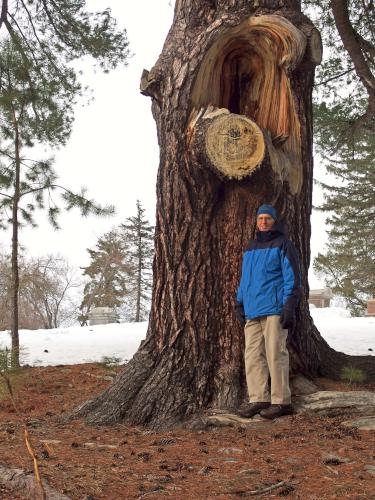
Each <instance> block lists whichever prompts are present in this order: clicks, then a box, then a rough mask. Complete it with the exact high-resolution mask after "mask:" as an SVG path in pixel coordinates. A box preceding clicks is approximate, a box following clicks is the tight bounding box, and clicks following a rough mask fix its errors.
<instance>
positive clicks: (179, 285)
mask: <svg viewBox="0 0 375 500" xmlns="http://www.w3.org/2000/svg"><path fill="white" fill-rule="evenodd" d="M258 16H265V17H263V18H261V17H258ZM270 16H271V17H270ZM249 33H250V34H249ZM249 37H250V38H249ZM279 40H282V42H279ZM272 44H274V45H272ZM275 44H276V45H275ZM269 47H271V49H269ZM262 48H264V50H265V51H267V50H268V51H269V52H267V53H265V54H263V53H262V52H261V51H262ZM283 50H286V51H288V50H290V53H289V52H286V53H285V54H283ZM319 50H320V45H319V43H317V31H316V29H315V28H314V27H313V26H312V24H311V23H310V21H309V20H308V19H307V18H306V17H305V16H304V15H302V14H301V12H300V2H299V1H296V0H289V1H276V0H263V1H258V0H257V1H255V0H253V1H248V0H246V1H245V0H242V1H238V0H236V1H235V2H234V1H228V0H226V1H221V0H217V1H212V0H200V1H199V0H177V2H176V7H175V16H174V21H173V25H172V28H171V30H170V32H169V34H168V36H167V39H166V42H165V45H164V48H163V52H162V54H161V56H160V57H159V59H158V61H157V63H156V65H155V66H154V68H153V69H152V70H151V71H150V72H148V71H144V72H143V75H142V80H141V91H142V92H143V93H144V94H145V95H149V96H151V97H152V111H153V116H154V118H155V121H156V124H157V132H158V140H159V144H160V167H159V172H158V178H157V224H156V234H155V258H154V285H153V296H152V308H151V313H150V318H149V326H148V331H147V337H146V340H145V341H144V342H142V344H141V346H140V348H139V350H138V352H137V353H136V355H135V356H134V358H133V359H132V360H131V361H130V362H129V363H128V364H127V365H126V367H125V369H124V371H123V372H122V373H121V374H120V375H119V377H118V378H117V380H116V381H115V382H114V384H113V385H112V386H110V387H109V388H108V389H107V390H106V391H105V392H104V393H103V394H101V395H100V396H99V397H97V398H95V399H94V400H92V401H89V402H87V403H85V404H83V405H82V406H81V407H80V408H79V409H77V411H76V412H75V415H77V416H86V417H87V420H88V421H89V422H91V423H114V422H118V421H126V422H130V423H135V424H143V425H149V426H151V427H153V428H156V427H158V428H163V427H164V428H166V427H169V426H172V425H175V424H176V423H178V422H181V421H183V420H186V419H189V418H190V417H191V416H192V415H194V414H196V413H199V412H202V411H204V410H205V409H207V408H208V407H216V408H217V407H219V408H235V407H237V406H238V405H240V404H241V403H242V402H243V400H244V398H245V397H246V387H245V376H244V368H243V331H242V329H241V327H240V325H239V324H238V323H237V321H236V318H235V315H234V311H233V306H234V301H235V292H236V289H237V286H238V282H239V275H240V266H241V261H242V253H243V250H244V248H245V247H246V244H247V241H248V239H249V237H253V236H254V231H255V218H256V210H257V208H258V207H259V205H260V204H261V203H264V202H266V203H272V204H274V205H275V206H276V207H277V210H278V212H279V213H280V214H281V215H282V218H283V219H284V220H286V222H287V224H288V226H289V231H290V237H291V239H292V240H293V242H294V243H295V245H296V247H297V249H298V251H299V255H300V261H301V269H302V286H303V297H302V300H301V303H300V306H299V309H298V312H297V319H298V323H297V327H296V329H295V331H294V332H292V333H293V337H292V340H291V343H290V352H291V361H292V363H291V369H292V373H298V372H302V373H304V374H305V375H307V376H310V377H314V376H317V375H328V376H332V377H333V376H334V377H338V376H339V375H340V367H341V366H342V365H343V364H346V363H347V356H345V355H343V354H341V353H335V351H333V350H332V349H331V348H330V347H329V346H328V345H327V343H326V342H325V341H324V340H323V339H322V337H321V336H320V334H319V332H318V331H317V329H316V328H315V326H314V324H313V322H312V319H311V317H310V314H309V307H308V293H309V287H308V282H307V274H308V267H309V263H310V246H309V241H310V234H311V228H310V214H311V198H312V173H313V161H312V104H311V92H312V86H313V79H314V67H315V64H316V63H317V62H319V59H320V54H319ZM265 68H266V70H265ZM270 86H271V87H270ZM267 92H268V93H267ZM270 96H271V97H270ZM270 99H272V100H271V101H270ZM220 108H225V109H226V110H227V111H229V113H231V114H233V115H242V116H244V117H246V118H249V119H251V120H253V121H255V122H256V123H257V124H258V125H259V126H260V127H261V128H262V130H263V133H264V138H265V142H266V146H267V148H266V149H267V152H266V155H265V157H264V160H263V162H262V163H261V165H260V167H258V168H256V169H254V170H253V171H251V172H250V174H249V175H248V176H246V177H244V178H242V179H240V180H238V179H233V178H230V177H229V176H225V175H219V174H218V173H217V172H215V168H212V165H211V164H210V161H209V159H208V158H207V154H206V152H205V151H204V145H203V142H204V141H200V140H199V134H200V131H202V129H204V126H203V125H202V121H201V120H203V116H204V114H205V112H206V111H207V109H210V110H212V109H220ZM202 127H203V128H202ZM236 134H237V131H236V130H235V131H234V132H233V134H232V135H233V137H232V136H231V137H228V138H227V140H226V142H225V144H226V145H225V146H223V148H224V149H223V151H224V156H225V158H226V161H228V162H229V163H230V162H231V161H232V159H233V155H232V148H234V149H233V150H234V157H235V159H236V158H237V159H238V158H239V155H241V154H242V153H241V151H239V150H238V149H237V150H236V149H235V148H236V142H235V139H236ZM230 135H231V133H230V134H229V136H230ZM236 155H237V156H236ZM372 360H373V358H371V359H370V357H368V358H365V360H364V361H363V363H367V365H366V369H367V366H368V367H370V366H371V367H372V368H371V370H372V371H371V374H372V376H374V375H375V374H374V371H373V365H372V364H371V363H372ZM360 362H361V363H362V361H360Z"/></svg>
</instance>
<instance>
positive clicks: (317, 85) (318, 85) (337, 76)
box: [314, 67, 355, 87]
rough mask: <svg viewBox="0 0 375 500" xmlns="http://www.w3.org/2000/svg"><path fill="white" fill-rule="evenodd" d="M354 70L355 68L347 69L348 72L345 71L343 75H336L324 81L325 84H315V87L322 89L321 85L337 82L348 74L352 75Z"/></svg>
mask: <svg viewBox="0 0 375 500" xmlns="http://www.w3.org/2000/svg"><path fill="white" fill-rule="evenodd" d="M354 70H355V68H354V67H353V68H350V69H347V70H346V71H343V72H342V73H339V74H338V75H334V76H332V77H331V78H328V79H327V80H324V81H323V82H319V83H315V84H314V87H320V86H321V85H326V84H327V83H329V82H332V81H333V80H337V79H339V78H341V77H342V76H345V75H347V74H348V73H351V72H352V71H354Z"/></svg>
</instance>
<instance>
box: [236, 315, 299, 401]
mask: <svg viewBox="0 0 375 500" xmlns="http://www.w3.org/2000/svg"><path fill="white" fill-rule="evenodd" d="M287 336H288V330H283V329H282V328H281V325H280V316H265V317H263V318H256V319H252V320H249V321H247V322H246V325H245V370H246V381H247V388H248V391H249V401H251V402H252V403H254V402H257V401H271V403H272V404H290V402H291V399H290V389H289V352H288V349H287V348H286V339H287ZM270 375H271V394H270V390H269V384H268V378H269V376H270Z"/></svg>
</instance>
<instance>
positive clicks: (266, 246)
mask: <svg viewBox="0 0 375 500" xmlns="http://www.w3.org/2000/svg"><path fill="white" fill-rule="evenodd" d="M276 221H277V212H276V209H275V208H274V207H273V206H272V205H262V206H261V207H260V208H259V209H258V211H257V232H256V239H255V240H251V241H250V244H249V247H248V249H247V250H246V251H245V254H244V257H243V264H242V275H241V281H240V285H239V288H238V292H237V304H236V314H237V316H238V318H239V320H240V321H241V323H242V324H243V325H244V326H245V369H246V381H247V387H248V392H249V401H250V403H249V405H248V406H247V408H245V409H244V410H242V411H240V412H239V414H240V415H241V416H243V417H247V418H250V417H252V416H253V415H255V414H257V413H260V415H261V416H262V417H265V418H270V419H272V418H277V417H280V416H282V415H289V414H291V413H293V408H292V405H291V394H290V388H289V353H288V350H287V348H286V340H287V336H288V329H291V330H293V328H294V326H295V311H296V307H297V304H298V301H299V297H300V292H301V279H300V272H299V263H298V257H297V252H296V249H295V247H294V245H293V243H292V242H291V241H290V240H289V239H288V238H287V236H286V234H285V230H284V226H283V224H282V223H281V222H279V223H276ZM269 376H271V391H270V390H269V384H268V380H269Z"/></svg>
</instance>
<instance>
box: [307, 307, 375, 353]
mask: <svg viewBox="0 0 375 500" xmlns="http://www.w3.org/2000/svg"><path fill="white" fill-rule="evenodd" d="M310 313H311V316H312V318H313V320H314V323H315V325H316V327H317V328H318V330H319V331H320V333H321V334H322V336H323V337H324V338H325V340H326V341H327V342H328V344H329V345H330V346H331V347H333V349H335V350H336V351H341V352H345V353H346V354H358V355H364V354H368V355H371V356H375V317H360V318H351V317H350V313H349V311H347V310H346V309H343V308H342V307H326V308H322V309H318V308H311V309H310ZM369 349H372V351H369Z"/></svg>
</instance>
